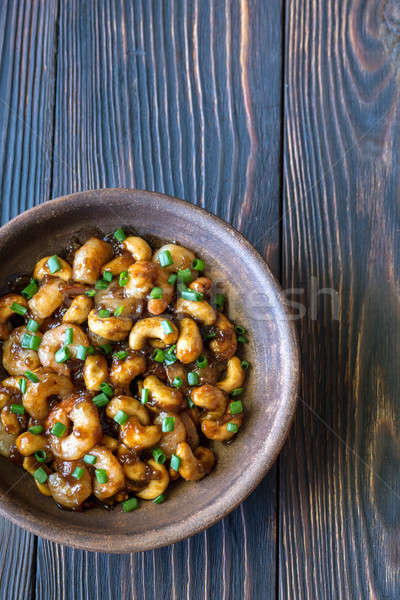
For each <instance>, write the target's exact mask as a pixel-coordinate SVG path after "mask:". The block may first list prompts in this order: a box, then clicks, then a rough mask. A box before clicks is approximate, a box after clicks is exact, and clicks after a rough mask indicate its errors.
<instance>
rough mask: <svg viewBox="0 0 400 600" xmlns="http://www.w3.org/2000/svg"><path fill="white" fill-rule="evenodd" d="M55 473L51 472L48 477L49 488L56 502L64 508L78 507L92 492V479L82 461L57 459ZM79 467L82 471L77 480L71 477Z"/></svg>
mask: <svg viewBox="0 0 400 600" xmlns="http://www.w3.org/2000/svg"><path fill="white" fill-rule="evenodd" d="M56 464H57V470H58V472H57V473H51V475H49V479H48V485H49V490H50V492H51V495H52V496H53V498H54V500H55V501H56V502H57V504H61V506H64V508H75V509H76V508H79V507H80V506H81V505H82V504H83V503H84V502H85V500H86V499H87V498H89V496H90V494H91V493H92V480H91V477H90V473H89V471H88V469H87V468H86V467H85V465H84V463H83V462H79V463H77V462H63V463H60V462H58V461H57V463H56ZM77 467H79V468H81V469H83V473H82V475H81V476H80V478H79V480H78V479H76V478H75V477H73V475H72V474H73V472H74V470H75V469H76V468H77Z"/></svg>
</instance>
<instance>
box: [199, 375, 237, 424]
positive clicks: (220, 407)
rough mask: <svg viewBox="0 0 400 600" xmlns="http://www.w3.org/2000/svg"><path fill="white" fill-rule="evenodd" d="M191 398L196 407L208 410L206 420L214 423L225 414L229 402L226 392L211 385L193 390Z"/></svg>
mask: <svg viewBox="0 0 400 600" xmlns="http://www.w3.org/2000/svg"><path fill="white" fill-rule="evenodd" d="M191 398H192V400H193V402H194V404H195V405H196V406H200V408H205V409H206V410H207V413H206V415H205V418H206V419H213V420H214V421H215V420H216V419H219V418H220V417H222V415H223V414H224V413H225V410H226V405H227V402H228V397H227V395H226V394H225V392H223V391H222V390H220V389H219V388H217V387H215V386H213V385H210V384H209V383H206V384H204V385H202V386H200V387H196V388H193V390H192V394H191Z"/></svg>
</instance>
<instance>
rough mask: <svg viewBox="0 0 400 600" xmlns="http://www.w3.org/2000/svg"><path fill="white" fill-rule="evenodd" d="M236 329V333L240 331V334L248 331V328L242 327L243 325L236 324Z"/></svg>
mask: <svg viewBox="0 0 400 600" xmlns="http://www.w3.org/2000/svg"><path fill="white" fill-rule="evenodd" d="M235 331H236V333H238V334H239V335H243V334H244V333H246V330H245V328H244V327H242V326H241V325H235Z"/></svg>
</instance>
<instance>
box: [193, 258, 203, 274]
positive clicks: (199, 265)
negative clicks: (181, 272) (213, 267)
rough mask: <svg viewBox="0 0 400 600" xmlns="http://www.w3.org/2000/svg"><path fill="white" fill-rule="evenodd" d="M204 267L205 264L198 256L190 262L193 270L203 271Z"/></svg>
mask: <svg viewBox="0 0 400 600" xmlns="http://www.w3.org/2000/svg"><path fill="white" fill-rule="evenodd" d="M205 268H206V265H205V264H204V261H203V260H201V259H200V258H195V259H194V261H193V262H192V269H194V270H195V271H204V269H205Z"/></svg>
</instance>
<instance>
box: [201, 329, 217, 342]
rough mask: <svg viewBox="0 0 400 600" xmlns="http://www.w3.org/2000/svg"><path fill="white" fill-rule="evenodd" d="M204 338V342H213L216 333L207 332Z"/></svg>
mask: <svg viewBox="0 0 400 600" xmlns="http://www.w3.org/2000/svg"><path fill="white" fill-rule="evenodd" d="M204 337H205V339H206V340H213V339H214V338H215V337H217V333H216V331H207V333H206V334H205V336H204Z"/></svg>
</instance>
